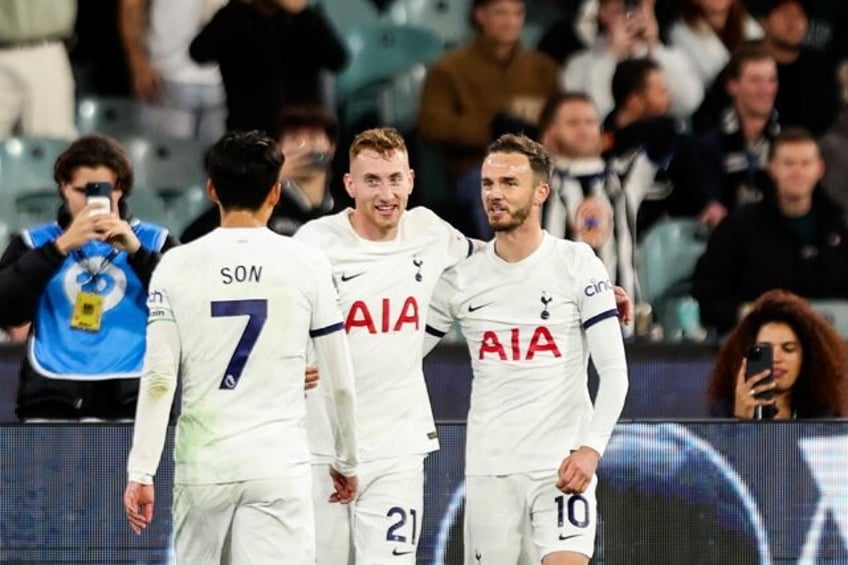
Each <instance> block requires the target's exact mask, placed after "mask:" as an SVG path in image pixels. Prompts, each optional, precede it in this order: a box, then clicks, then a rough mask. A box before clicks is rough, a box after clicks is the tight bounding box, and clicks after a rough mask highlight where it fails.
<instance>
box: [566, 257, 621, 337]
mask: <svg viewBox="0 0 848 565" xmlns="http://www.w3.org/2000/svg"><path fill="white" fill-rule="evenodd" d="M576 245H578V246H579V247H578V250H577V253H576V255H577V257H576V261H575V267H576V268H575V271H574V272H575V280H576V283H577V285H576V286H577V305H578V308H579V310H580V321H581V322H582V324H583V329H584V330H587V329H589V328H590V327H592V326H593V325H595V324H597V323H598V322H600V321H602V320H605V319H607V318H614V317H617V316H618V311H617V309H616V306H615V293H614V291H613V288H614V286H613V284H612V281H611V280H610V276H609V273H608V272H607V270H606V268H605V267H604V264H603V263H602V262H601V260H600V259H598V257H597V256H595V254H594V252H593V251H592V249H591V248H590V247H589V246H588V245H586V244H584V243H579V244H576Z"/></svg>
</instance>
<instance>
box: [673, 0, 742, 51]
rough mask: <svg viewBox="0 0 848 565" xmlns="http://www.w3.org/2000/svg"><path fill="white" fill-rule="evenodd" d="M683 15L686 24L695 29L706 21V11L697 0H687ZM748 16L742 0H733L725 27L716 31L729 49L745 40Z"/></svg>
mask: <svg viewBox="0 0 848 565" xmlns="http://www.w3.org/2000/svg"><path fill="white" fill-rule="evenodd" d="M681 15H682V17H683V21H684V22H686V25H688V26H689V27H690V28H693V29H694V28H696V27H697V26H698V25H700V24H701V23H702V22H704V12H703V11H702V10H701V7H700V6H699V5H698V3H697V0H686V3H685V4H684V5H683V12H682V14H681ZM747 18H748V12H747V10H745V5H744V4H743V3H742V0H733V1H732V2H731V3H730V7H729V8H728V11H727V21H726V22H725V24H724V29H721V30H717V31H716V35H718V37H719V39H721V42H722V43H724V46H725V47H727V49H728V51H733V50H734V49H736V48H737V47H739V45H740V44H741V43H742V41H744V40H745V20H746V19H747Z"/></svg>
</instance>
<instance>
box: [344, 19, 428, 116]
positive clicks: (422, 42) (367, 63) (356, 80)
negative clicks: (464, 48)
mask: <svg viewBox="0 0 848 565" xmlns="http://www.w3.org/2000/svg"><path fill="white" fill-rule="evenodd" d="M344 41H345V44H346V45H347V48H348V51H349V53H350V62H349V63H348V66H347V67H346V68H345V69H344V70H342V72H341V73H339V75H338V77H337V79H336V84H335V90H336V92H335V95H336V101H337V104H338V106H339V115H340V119H341V121H342V122H343V123H346V124H351V123H354V122H356V120H357V119H358V118H360V117H361V116H363V115H367V114H368V113H369V112H375V113H376V112H378V107H379V98H380V96H381V93H382V92H384V91H385V89H386V87H387V86H390V85H391V84H392V81H393V80H395V78H396V77H399V76H401V75H403V74H404V73H408V72H410V71H411V70H412V69H413V68H415V67H421V66H426V65H427V64H429V63H432V62H433V61H435V60H436V59H437V58H438V57H439V56H440V55H441V53H442V51H443V43H442V41H441V39H439V38H438V37H437V36H436V35H435V34H433V33H432V32H430V31H429V30H426V29H423V28H419V27H413V26H405V25H393V24H373V25H369V26H367V27H362V28H357V29H352V30H350V31H348V32H347V33H345V34H344Z"/></svg>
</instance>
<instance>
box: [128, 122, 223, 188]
mask: <svg viewBox="0 0 848 565" xmlns="http://www.w3.org/2000/svg"><path fill="white" fill-rule="evenodd" d="M122 143H123V145H124V147H126V148H127V151H128V152H129V154H130V159H131V160H132V164H133V169H134V170H135V185H136V186H137V187H144V188H148V189H152V190H155V191H156V192H157V193H158V194H159V196H160V197H162V198H164V199H165V200H169V199H173V198H178V197H179V195H180V193H182V192H183V191H184V190H187V189H189V188H191V187H197V186H204V185H205V183H206V173H205V172H204V169H203V156H204V153H205V151H206V145H205V144H204V143H202V142H199V141H196V140H191V139H172V138H164V137H148V136H132V137H128V138H124V139H122Z"/></svg>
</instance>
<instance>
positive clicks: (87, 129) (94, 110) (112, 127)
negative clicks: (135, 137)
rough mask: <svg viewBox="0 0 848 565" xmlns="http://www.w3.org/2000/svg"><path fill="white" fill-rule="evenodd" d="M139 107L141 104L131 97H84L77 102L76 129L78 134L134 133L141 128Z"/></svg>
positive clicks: (119, 134)
mask: <svg viewBox="0 0 848 565" xmlns="http://www.w3.org/2000/svg"><path fill="white" fill-rule="evenodd" d="M141 109H142V107H141V104H139V103H138V102H137V101H136V100H134V99H132V98H105V97H104V98H99V97H90V98H84V99H82V100H80V101H79V103H78V104H77V118H76V121H77V130H79V133H80V135H87V134H90V133H102V134H105V135H109V136H112V137H121V136H126V135H132V134H136V133H138V132H140V131H142V130H143V126H142V123H141Z"/></svg>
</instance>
